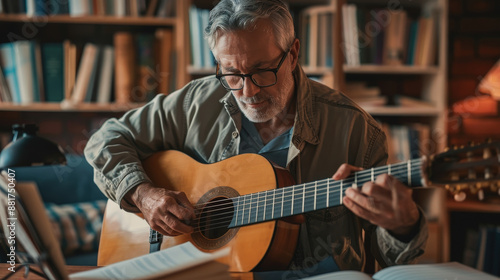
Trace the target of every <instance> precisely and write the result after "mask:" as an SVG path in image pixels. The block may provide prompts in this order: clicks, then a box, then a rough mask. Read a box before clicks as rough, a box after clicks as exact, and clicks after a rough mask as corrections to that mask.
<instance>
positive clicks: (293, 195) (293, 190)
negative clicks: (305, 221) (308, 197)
mask: <svg viewBox="0 0 500 280" xmlns="http://www.w3.org/2000/svg"><path fill="white" fill-rule="evenodd" d="M294 192H295V186H292V199H291V200H290V201H291V202H292V207H291V210H290V214H291V215H293V199H294V198H295V194H294Z"/></svg>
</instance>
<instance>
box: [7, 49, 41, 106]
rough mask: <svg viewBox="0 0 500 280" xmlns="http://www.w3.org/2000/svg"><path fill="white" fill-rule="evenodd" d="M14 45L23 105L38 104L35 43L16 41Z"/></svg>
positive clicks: (38, 92)
mask: <svg viewBox="0 0 500 280" xmlns="http://www.w3.org/2000/svg"><path fill="white" fill-rule="evenodd" d="M12 44H13V47H14V58H15V63H16V72H17V78H18V87H19V92H20V96H21V103H23V104H29V103H32V102H38V101H40V91H39V88H38V85H39V84H38V77H37V73H36V54H35V42H33V41H16V42H14V43H12Z"/></svg>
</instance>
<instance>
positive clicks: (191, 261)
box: [69, 242, 230, 280]
mask: <svg viewBox="0 0 500 280" xmlns="http://www.w3.org/2000/svg"><path fill="white" fill-rule="evenodd" d="M229 250H230V249H229V248H225V249H222V250H219V251H217V252H215V253H205V252H202V251H200V250H198V249H197V248H196V247H195V246H194V245H193V244H192V243H190V242H186V243H183V244H180V245H177V246H174V247H171V248H168V249H165V250H160V251H158V252H154V253H151V254H147V255H144V256H140V257H136V258H133V259H130V260H126V261H121V262H118V263H115V264H112V265H108V266H105V267H102V268H97V269H93V270H89V271H84V272H78V273H73V274H71V275H70V276H69V278H70V279H74V280H83V279H150V278H156V277H159V276H162V275H168V274H172V273H175V272H178V271H181V270H184V269H186V268H189V267H193V266H196V265H200V264H203V263H206V262H209V261H211V260H215V259H218V258H220V257H223V256H226V255H228V254H229Z"/></svg>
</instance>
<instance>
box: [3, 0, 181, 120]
mask: <svg viewBox="0 0 500 280" xmlns="http://www.w3.org/2000/svg"><path fill="white" fill-rule="evenodd" d="M7 2H8V1H5V3H3V6H5V7H2V8H3V9H2V11H3V13H1V12H0V25H1V27H0V43H1V44H8V43H11V42H17V41H25V40H27V41H32V42H36V43H35V44H36V47H37V48H43V45H44V44H46V43H57V44H58V43H62V42H65V41H69V42H71V43H72V44H73V45H74V46H75V48H76V59H75V62H76V66H75V67H74V68H75V70H78V71H79V70H80V69H79V68H78V67H79V66H80V62H81V59H82V58H83V57H82V53H83V52H84V48H85V45H86V44H87V43H93V44H96V45H98V46H101V45H110V46H113V44H114V42H113V37H114V35H115V34H117V33H118V32H126V33H130V34H132V36H134V37H135V36H137V35H138V34H141V35H142V34H149V35H152V36H156V37H155V39H154V40H160V39H158V38H157V36H158V35H157V34H156V32H157V31H158V30H159V29H163V30H165V32H168V33H170V37H169V39H170V42H169V44H170V46H169V48H170V49H171V55H169V60H168V61H167V62H166V64H168V65H167V67H168V68H162V69H158V68H159V65H160V63H159V62H155V63H156V64H155V66H154V67H152V68H156V69H152V70H151V72H154V73H150V75H156V76H154V77H155V79H156V80H157V81H158V83H162V82H161V81H159V80H160V79H163V80H166V79H168V80H169V81H168V82H167V83H170V84H171V85H168V90H167V91H171V90H173V89H176V88H180V87H182V86H183V85H185V84H186V83H187V82H188V78H189V77H188V75H187V74H186V68H187V63H186V60H185V58H186V56H185V55H184V54H183V53H184V52H185V38H184V37H185V28H186V21H185V18H184V17H183V16H182V15H183V14H184V11H185V1H179V0H162V1H123V5H125V6H121V8H122V9H121V10H122V11H126V13H125V14H123V13H121V12H119V11H118V10H119V9H120V8H119V7H118V6H120V5H118V6H116V5H111V2H110V1H102V2H96V1H94V5H95V6H94V7H93V10H92V8H91V10H92V11H89V12H87V14H85V13H83V14H75V11H74V10H72V9H71V8H72V7H73V6H72V5H73V4H74V3H77V4H81V3H83V2H81V3H80V2H70V3H69V4H66V5H64V4H62V3H61V4H60V6H59V8H58V9H59V11H60V13H59V14H49V15H47V14H43V13H42V14H37V13H39V11H38V10H36V11H33V10H32V11H31V12H29V10H30V8H28V7H25V9H26V10H21V11H20V12H17V13H16V11H8V9H7V7H6V5H7ZM13 2H14V1H13ZM90 2H91V1H89V3H90ZM104 2H106V3H104ZM141 3H142V8H143V10H142V11H141V10H136V11H135V12H132V10H134V8H132V7H136V8H138V9H140V8H139V7H140V4H141ZM169 3H172V4H173V5H170V4H169ZM9 5H11V6H12V5H14V4H12V3H11V4H9ZM16 5H17V4H16ZM90 5H91V4H90ZM162 5H163V6H162ZM14 6H15V5H14ZM75 6H76V4H75ZM166 6H169V8H168V9H170V12H169V14H167V15H164V14H163V15H162V14H161V12H160V11H161V10H167V8H165V7H166ZM152 7H153V9H151V8H152ZM154 7H156V8H154ZM17 8H19V7H16V9H17ZM80 8H81V7H80ZM10 9H13V8H12V7H11V8H10ZM21 9H22V8H21ZM37 9H38V8H37ZM99 9H101V10H99ZM155 9H156V10H155ZM77 13H78V12H77ZM28 14H30V15H28ZM137 40H139V39H137ZM134 43H136V44H138V42H134ZM148 43H150V42H148ZM153 44H159V43H157V42H156V41H155V42H154V43H151V45H150V46H149V47H151V48H153V47H156V48H159V47H158V46H156V45H155V46H153ZM163 46H164V45H161V47H162V48H163ZM135 47H136V48H137V46H135ZM134 51H136V50H134ZM148 51H149V50H148ZM154 51H155V52H157V51H156V50H154ZM43 55H44V54H43V51H42V56H43ZM156 55H157V54H155V56H156ZM137 56H138V55H137ZM64 57H65V59H66V55H65V56H64ZM155 58H156V61H157V60H158V59H157V58H158V57H155ZM99 59H100V57H99V58H97V59H96V60H99ZM162 60H163V58H162ZM42 62H44V61H43V58H42ZM36 63H40V62H39V61H37V62H36ZM137 63H138V64H139V63H140V62H137ZM112 71H114V69H113V70H112ZM160 71H161V72H160ZM165 71H168V74H164V73H165ZM112 75H115V73H113V74H112ZM164 75H172V77H170V78H165V77H163V76H164ZM173 75H175V76H173ZM74 76H75V79H78V73H75V75H74ZM114 78H115V77H113V80H115V79H114ZM139 79H140V78H138V80H139ZM65 82H66V81H65ZM136 82H137V83H138V81H136ZM73 85H74V82H73ZM135 85H136V86H137V84H135ZM40 88H44V86H43V85H41V86H40ZM45 88H46V87H45ZM115 89H116V88H115V86H114V85H113V86H112V87H111V90H110V91H112V92H111V94H110V95H111V96H112V95H113V94H114V93H115ZM134 90H135V89H134ZM71 93H73V92H72V91H71V90H70V93H68V92H67V91H65V97H64V99H68V97H69V96H70V95H71ZM7 101H10V100H7ZM52 101H53V100H50V101H49V102H47V103H46V102H45V100H44V96H43V95H42V98H41V101H38V100H37V99H35V101H34V102H27V104H22V105H19V104H16V103H20V102H5V100H2V102H1V103H0V112H1V111H31V110H32V111H39V112H42V111H43V112H47V111H52V112H57V111H63V112H66V111H68V110H70V111H74V112H78V111H104V112H105V111H111V112H117V111H122V112H124V111H126V110H128V109H131V108H134V107H138V106H140V105H142V104H144V103H141V102H134V101H132V102H131V104H126V103H127V102H125V104H121V105H120V106H117V104H113V103H114V101H115V99H114V98H113V97H111V99H110V100H109V99H108V100H107V101H106V102H103V103H107V104H94V100H92V102H89V100H85V102H83V103H85V104H74V105H73V106H65V105H64V104H60V106H58V105H57V104H52V103H53V102H52ZM78 103H80V102H78ZM87 103H88V104H87ZM122 103H123V102H122Z"/></svg>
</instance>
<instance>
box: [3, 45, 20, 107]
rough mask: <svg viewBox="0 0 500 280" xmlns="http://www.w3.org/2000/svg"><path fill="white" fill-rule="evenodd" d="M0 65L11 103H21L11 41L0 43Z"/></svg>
mask: <svg viewBox="0 0 500 280" xmlns="http://www.w3.org/2000/svg"><path fill="white" fill-rule="evenodd" d="M0 66H1V67H2V71H3V75H4V77H5V81H6V82H7V86H8V88H9V92H10V96H11V98H12V102H13V103H17V104H19V103H21V94H20V93H19V87H18V81H17V71H16V62H15V60H14V47H13V46H12V44H11V43H3V44H0Z"/></svg>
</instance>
